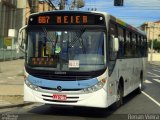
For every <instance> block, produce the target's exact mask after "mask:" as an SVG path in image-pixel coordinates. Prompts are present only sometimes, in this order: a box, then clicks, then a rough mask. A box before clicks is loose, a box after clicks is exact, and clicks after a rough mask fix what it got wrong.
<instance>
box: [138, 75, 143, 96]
mask: <svg viewBox="0 0 160 120" xmlns="http://www.w3.org/2000/svg"><path fill="white" fill-rule="evenodd" d="M142 88H143V75H142V74H141V76H140V82H139V86H138V88H137V93H138V94H141V93H142Z"/></svg>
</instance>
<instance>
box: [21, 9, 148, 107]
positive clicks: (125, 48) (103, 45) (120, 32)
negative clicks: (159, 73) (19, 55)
mask: <svg viewBox="0 0 160 120" xmlns="http://www.w3.org/2000/svg"><path fill="white" fill-rule="evenodd" d="M21 32H22V31H20V33H21ZM23 36H24V38H23V40H21V41H24V44H23V49H24V51H25V67H24V69H25V77H24V78H25V80H24V101H30V102H39V103H44V104H53V105H65V106H83V107H96V108H107V107H109V106H111V105H113V106H115V107H119V106H121V105H122V104H123V98H124V97H125V96H127V95H128V94H129V93H131V92H132V91H135V90H137V91H138V92H139V93H140V92H141V90H142V85H143V81H144V79H145V75H146V73H145V70H146V60H147V38H146V34H145V33H144V32H143V31H141V30H139V29H137V28H135V27H133V26H131V25H129V24H127V23H125V22H124V21H122V20H120V19H118V18H116V17H114V16H112V15H110V14H108V13H106V12H98V11H50V12H42V13H35V14H32V15H30V17H29V19H28V24H27V26H26V27H25V35H23Z"/></svg>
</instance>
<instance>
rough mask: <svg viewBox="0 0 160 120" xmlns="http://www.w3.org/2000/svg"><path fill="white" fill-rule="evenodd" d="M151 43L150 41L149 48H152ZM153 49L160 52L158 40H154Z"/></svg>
mask: <svg viewBox="0 0 160 120" xmlns="http://www.w3.org/2000/svg"><path fill="white" fill-rule="evenodd" d="M151 42H152V40H150V41H149V43H148V47H149V48H151ZM153 49H154V50H156V51H158V52H160V41H158V40H157V39H155V40H153Z"/></svg>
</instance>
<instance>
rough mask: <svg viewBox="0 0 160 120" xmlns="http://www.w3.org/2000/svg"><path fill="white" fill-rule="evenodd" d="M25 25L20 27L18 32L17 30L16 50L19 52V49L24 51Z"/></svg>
mask: <svg viewBox="0 0 160 120" xmlns="http://www.w3.org/2000/svg"><path fill="white" fill-rule="evenodd" d="M26 27H27V26H24V27H22V28H21V29H20V30H19V32H18V46H17V52H18V53H19V51H21V52H23V53H25V49H26V48H25V41H26V40H25V39H26V31H25V30H26Z"/></svg>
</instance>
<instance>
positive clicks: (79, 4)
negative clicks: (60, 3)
mask: <svg viewBox="0 0 160 120" xmlns="http://www.w3.org/2000/svg"><path fill="white" fill-rule="evenodd" d="M84 6H85V2H84V1H83V0H77V8H82V7H84Z"/></svg>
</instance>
